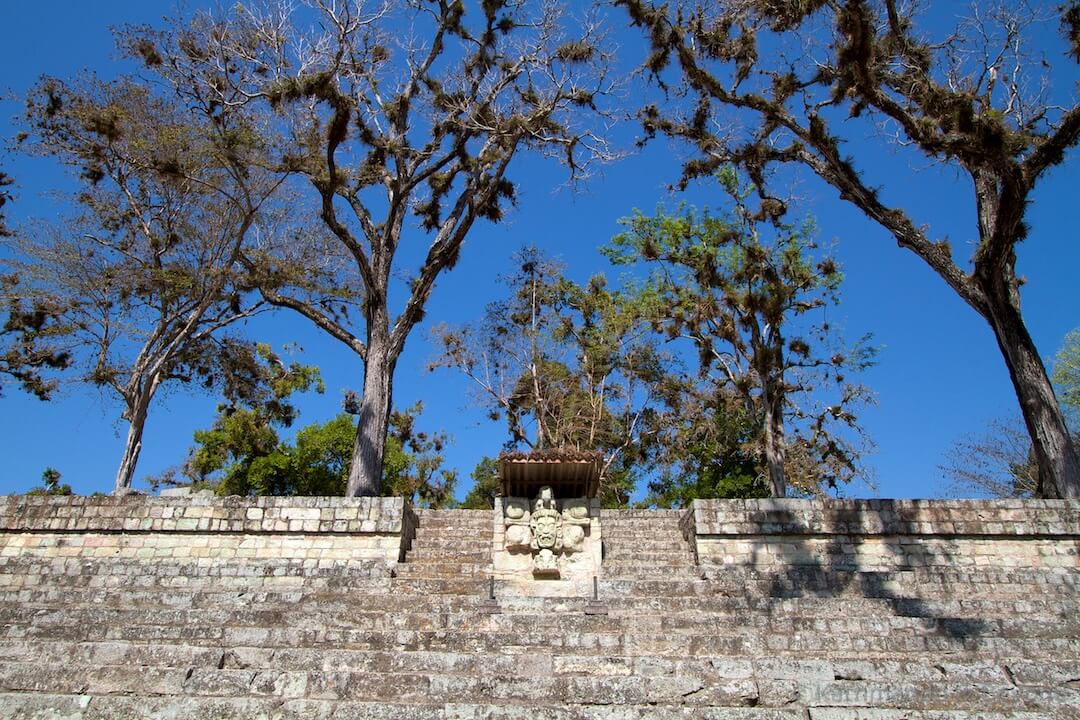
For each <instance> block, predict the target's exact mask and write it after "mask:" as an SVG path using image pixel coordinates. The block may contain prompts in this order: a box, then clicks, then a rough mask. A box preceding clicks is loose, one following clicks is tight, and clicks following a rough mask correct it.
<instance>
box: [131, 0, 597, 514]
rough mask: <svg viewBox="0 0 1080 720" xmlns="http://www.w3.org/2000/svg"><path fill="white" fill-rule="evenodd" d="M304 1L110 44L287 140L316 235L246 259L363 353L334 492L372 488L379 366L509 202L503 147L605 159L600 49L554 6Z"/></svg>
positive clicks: (511, 193)
mask: <svg viewBox="0 0 1080 720" xmlns="http://www.w3.org/2000/svg"><path fill="white" fill-rule="evenodd" d="M314 5H315V8H314V15H315V17H313V18H312V17H308V16H306V15H304V14H303V13H300V14H299V15H297V13H296V12H294V11H293V9H292V8H291V6H290V5H288V4H284V3H283V4H282V5H280V6H278V7H274V8H272V9H270V10H269V11H266V12H259V11H256V10H253V9H251V8H248V7H245V6H243V5H239V6H237V7H236V9H235V10H234V11H233V12H231V13H227V14H221V15H214V16H211V15H209V14H203V15H199V16H198V17H197V18H195V19H194V20H192V21H191V22H189V23H186V24H177V25H174V27H173V28H171V29H170V30H169V31H167V32H164V33H161V32H154V31H151V30H147V29H133V30H129V31H127V32H126V33H125V34H124V37H125V42H126V46H127V47H128V48H130V50H131V51H132V53H134V54H137V55H138V56H140V57H142V59H143V60H144V61H145V64H146V65H147V67H148V68H149V69H150V70H152V71H155V72H158V73H160V74H161V75H163V76H164V77H165V78H166V79H167V80H169V81H171V82H172V83H174V84H175V86H176V87H177V88H178V89H180V92H181V94H182V95H185V96H195V95H198V94H200V93H205V94H206V95H207V96H208V97H210V98H212V99H213V100H214V101H215V102H217V103H219V104H221V105H223V106H233V105H241V106H244V107H245V108H250V109H252V110H253V111H257V112H260V113H262V114H263V115H262V116H263V117H264V118H265V120H264V121H265V122H266V123H267V124H268V125H273V126H275V127H281V128H283V132H284V133H285V134H287V136H288V138H289V142H288V145H287V153H286V156H287V160H288V163H287V164H288V167H289V168H290V169H293V170H295V171H296V172H298V173H299V174H300V175H302V176H303V177H304V178H305V179H306V180H307V181H308V185H309V190H310V191H311V197H312V198H313V199H314V201H315V204H316V205H317V207H318V213H319V217H320V218H321V222H322V229H323V231H324V233H323V236H322V237H316V238H312V239H310V242H311V243H315V244H317V246H318V248H317V249H316V250H314V251H309V252H308V253H307V254H306V255H305V253H304V251H303V249H302V248H299V247H298V246H297V243H298V240H296V239H293V240H292V241H290V243H289V244H288V245H286V246H284V247H281V246H276V247H267V248H265V251H264V252H262V253H251V254H249V255H248V259H249V261H250V263H251V266H252V268H253V269H254V270H257V271H258V274H259V282H260V285H261V289H262V292H263V296H264V297H265V298H266V299H267V300H268V301H269V302H271V303H273V304H275V305H277V306H279V307H284V308H289V309H292V310H294V311H296V312H298V313H300V314H301V315H303V316H305V317H307V318H308V319H310V320H311V321H312V322H313V323H315V324H316V325H317V326H318V327H319V328H320V329H322V330H324V331H325V332H327V333H329V335H330V336H331V337H333V338H335V339H337V340H339V341H341V342H342V343H344V344H345V345H346V346H347V347H348V348H349V349H350V350H351V351H352V352H354V353H355V354H356V355H357V356H359V357H360V358H361V360H362V361H363V363H364V381H363V392H362V395H361V400H360V408H359V410H360V422H359V424H358V433H357V437H356V443H355V447H354V449H353V455H352V462H351V470H350V475H349V483H348V488H347V493H348V494H349V495H357V494H361V495H374V494H378V492H379V485H380V480H381V478H382V476H383V473H382V464H383V448H384V447H385V439H386V435H387V429H388V423H389V417H390V409H391V406H392V384H393V377H394V369H395V366H396V363H397V359H398V357H399V356H400V354H401V352H402V350H403V348H404V347H405V342H406V340H407V338H408V337H409V335H410V333H411V332H412V330H413V329H414V328H415V327H416V325H417V324H418V323H419V322H420V321H421V319H422V318H423V316H424V313H425V306H426V305H427V302H428V298H429V297H430V295H431V291H432V288H433V287H434V285H435V281H436V279H437V278H438V277H439V276H440V275H441V274H442V273H443V272H445V271H448V270H450V269H451V268H452V267H453V266H454V265H455V264H456V262H457V260H458V257H459V254H460V251H461V247H462V245H463V243H464V241H465V239H466V237H468V235H469V233H470V231H471V229H472V227H473V225H474V223H475V222H476V221H477V220H479V219H486V220H489V221H492V222H497V221H499V220H500V219H501V218H502V216H503V214H504V212H505V211H506V208H507V206H508V205H509V204H512V203H513V202H514V201H515V198H516V192H515V186H514V184H513V182H512V181H511V179H510V176H509V175H508V170H509V168H510V165H511V161H512V160H513V159H514V157H515V156H517V155H518V154H519V153H521V152H522V151H526V150H532V151H538V152H540V153H543V154H546V155H552V156H556V157H558V158H560V159H561V161H562V162H564V163H565V164H566V165H567V167H568V168H569V172H570V175H571V178H572V179H577V178H580V177H582V176H583V175H584V174H586V173H587V172H588V169H589V166H590V164H591V163H592V162H593V161H596V160H599V159H603V158H604V157H606V156H607V155H608V154H609V153H608V151H607V149H606V146H605V143H604V140H603V139H602V137H600V136H599V135H598V134H597V133H595V132H593V131H592V130H591V129H590V127H589V126H588V123H587V118H601V119H602V112H601V111H600V110H599V109H598V108H599V107H600V104H601V103H602V101H603V97H604V95H605V94H606V93H607V92H608V90H609V88H610V85H611V82H610V80H609V78H608V70H607V66H608V62H609V58H608V56H607V55H606V54H605V53H604V51H603V50H602V49H601V47H600V43H601V41H602V37H601V36H600V35H599V33H598V29H597V27H596V26H595V25H594V24H592V23H590V22H588V21H586V22H585V23H584V24H582V25H580V26H579V25H578V24H576V23H574V22H572V20H571V18H569V17H568V16H567V15H566V13H565V10H564V8H563V5H562V4H561V3H556V2H543V3H512V2H505V1H499V0H496V1H493V2H485V3H483V4H482V5H481V6H480V7H479V8H473V7H472V6H470V9H469V10H466V6H465V5H464V4H463V3H458V2H449V1H448V0H438V1H430V2H429V1H424V0H414V1H413V2H408V3H401V4H399V5H391V4H389V3H388V4H386V5H384V6H381V7H376V8H374V9H372V10H370V11H369V10H368V9H367V8H365V7H364V6H363V5H362V4H361V3H353V2H344V3H330V2H323V1H322V0H316V2H315V3H314ZM301 27H312V28H315V29H314V30H311V31H304V30H300V29H299V28H301ZM403 31H404V32H403ZM418 37H420V38H425V39H426V41H425V42H420V41H417V40H416V38H418ZM413 223H416V224H418V225H419V227H414V225H413ZM326 235H329V238H327V237H325V236H326ZM425 241H426V242H427V251H426V254H423V259H422V261H421V264H420V267H419V270H418V271H417V272H416V274H415V275H414V276H413V277H412V278H411V280H409V282H408V283H407V287H406V288H405V297H404V298H403V300H402V302H393V303H392V302H391V291H392V290H395V289H396V286H395V285H393V284H392V282H391V278H392V277H394V274H395V272H400V267H399V266H400V263H401V258H400V257H398V256H399V255H400V254H401V253H399V250H402V249H403V250H406V251H407V252H406V253H405V254H408V255H414V254H416V251H417V249H418V248H417V246H418V245H419V244H420V243H423V242H425ZM327 253H328V254H327ZM303 257H315V258H319V259H320V262H319V264H308V263H303V262H297V260H298V258H303ZM327 258H329V259H327ZM392 307H400V308H401V311H400V312H399V313H398V314H397V316H396V317H393V316H392V313H391V308H392ZM357 325H359V327H357Z"/></svg>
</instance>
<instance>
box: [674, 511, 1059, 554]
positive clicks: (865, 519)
mask: <svg viewBox="0 0 1080 720" xmlns="http://www.w3.org/2000/svg"><path fill="white" fill-rule="evenodd" d="M684 527H687V528H689V527H693V529H694V532H695V538H694V540H695V545H696V552H697V555H698V561H699V563H700V564H701V565H713V566H715V565H725V566H750V567H758V568H762V569H774V570H775V569H778V568H781V567H785V566H797V567H808V566H809V567H815V568H821V569H829V570H845V571H848V570H850V571H888V570H905V569H918V568H939V569H947V568H962V567H968V566H986V567H997V568H1021V567H1023V568H1030V567H1047V568H1052V567H1058V568H1076V567H1077V564H1078V549H1080V503H1076V502H1073V501H1066V500H996V501H989V500H812V501H811V500H791V499H786V500H774V499H768V500H698V501H695V502H694V505H693V508H692V509H691V510H689V511H688V514H687V517H686V518H685V519H684Z"/></svg>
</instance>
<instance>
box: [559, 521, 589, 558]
mask: <svg viewBox="0 0 1080 720" xmlns="http://www.w3.org/2000/svg"><path fill="white" fill-rule="evenodd" d="M584 549H585V529H584V528H583V527H581V526H580V525H566V526H564V527H563V551H564V552H568V553H571V552H581V551H582V550H584Z"/></svg>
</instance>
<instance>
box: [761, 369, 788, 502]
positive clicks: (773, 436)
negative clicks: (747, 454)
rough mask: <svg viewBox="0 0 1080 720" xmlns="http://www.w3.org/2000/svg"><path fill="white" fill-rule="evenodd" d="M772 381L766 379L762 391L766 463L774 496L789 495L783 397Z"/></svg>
mask: <svg viewBox="0 0 1080 720" xmlns="http://www.w3.org/2000/svg"><path fill="white" fill-rule="evenodd" d="M771 385H772V383H769V382H768V381H766V383H765V388H764V392H763V393H762V398H761V400H762V403H763V404H764V405H765V463H766V465H768V468H769V487H770V490H771V492H772V496H773V497H778V498H782V497H786V496H787V476H786V475H785V474H784V454H785V453H784V408H783V399H782V398H781V397H778V395H779V392H778V391H777V389H776V388H775V387H772V386H771Z"/></svg>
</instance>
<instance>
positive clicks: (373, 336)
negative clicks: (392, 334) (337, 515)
mask: <svg viewBox="0 0 1080 720" xmlns="http://www.w3.org/2000/svg"><path fill="white" fill-rule="evenodd" d="M376 324H377V325H380V327H375V328H371V330H370V332H369V337H368V346H367V356H366V358H365V360H364V395H363V397H362V398H361V399H360V422H359V425H358V426H357V428H356V442H355V443H354V444H353V453H352V462H351V463H350V465H349V484H348V486H347V487H346V489H345V495H346V496H348V497H355V496H357V495H378V494H379V493H380V492H381V490H382V475H383V453H384V452H385V450H386V433H387V425H388V424H389V422H390V407H391V402H392V398H391V386H392V384H393V376H394V363H395V361H396V359H392V358H391V357H390V342H389V340H390V338H389V333H387V332H385V330H384V329H383V327H382V326H381V325H382V324H380V323H376Z"/></svg>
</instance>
